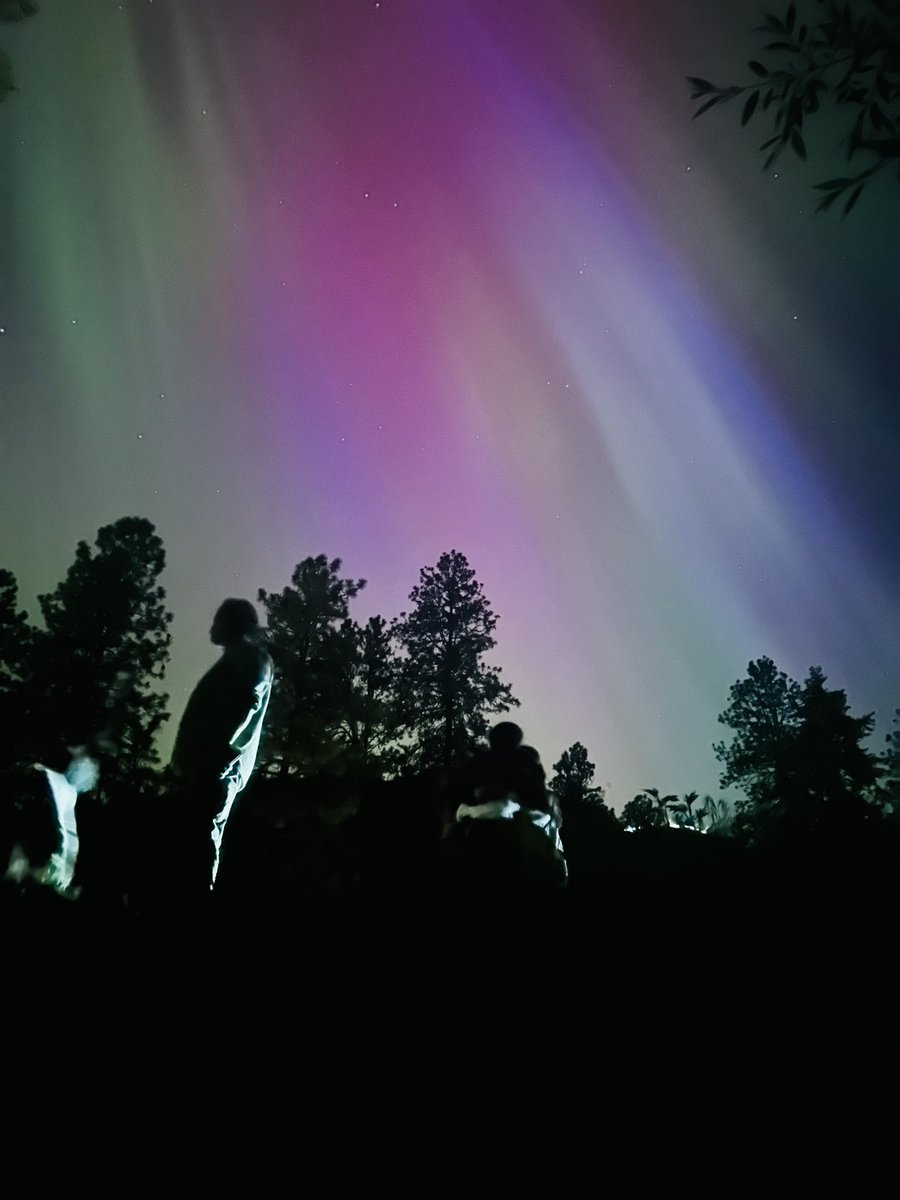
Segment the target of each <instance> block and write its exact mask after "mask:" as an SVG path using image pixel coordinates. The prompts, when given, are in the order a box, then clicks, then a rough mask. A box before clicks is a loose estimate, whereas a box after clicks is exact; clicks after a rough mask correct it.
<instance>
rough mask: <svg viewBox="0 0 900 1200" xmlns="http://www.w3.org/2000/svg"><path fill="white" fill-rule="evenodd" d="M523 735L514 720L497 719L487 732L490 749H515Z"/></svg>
mask: <svg viewBox="0 0 900 1200" xmlns="http://www.w3.org/2000/svg"><path fill="white" fill-rule="evenodd" d="M524 736H525V735H524V734H523V733H522V730H521V729H520V728H519V726H518V725H517V724H516V723H515V721H499V722H498V723H497V724H496V725H494V726H493V728H492V729H491V730H490V732H489V733H488V742H489V743H490V747H491V749H492V750H515V748H516V747H517V746H519V745H521V742H522V738H523V737H524Z"/></svg>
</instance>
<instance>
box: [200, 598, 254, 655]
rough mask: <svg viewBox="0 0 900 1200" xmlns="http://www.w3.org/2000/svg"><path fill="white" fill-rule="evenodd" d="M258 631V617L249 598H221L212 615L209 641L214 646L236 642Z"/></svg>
mask: <svg viewBox="0 0 900 1200" xmlns="http://www.w3.org/2000/svg"><path fill="white" fill-rule="evenodd" d="M258 632H259V617H258V616H257V615H256V609H255V608H254V607H253V605H252V604H251V603H250V601H249V600H234V599H231V598H229V599H228V600H223V602H222V603H221V604H220V605H219V607H218V609H217V610H216V615H215V616H214V617H213V623H212V628H211V629H210V631H209V638H210V641H211V642H212V643H213V645H215V646H224V645H225V644H226V643H227V642H237V641H240V639H241V638H244V637H253V636H255V635H256V634H257V633H258Z"/></svg>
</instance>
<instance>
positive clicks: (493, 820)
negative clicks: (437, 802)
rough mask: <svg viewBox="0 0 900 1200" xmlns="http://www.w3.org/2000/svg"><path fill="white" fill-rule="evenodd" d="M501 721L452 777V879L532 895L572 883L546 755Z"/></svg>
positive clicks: (447, 833) (448, 822)
mask: <svg viewBox="0 0 900 1200" xmlns="http://www.w3.org/2000/svg"><path fill="white" fill-rule="evenodd" d="M522 738H523V733H522V730H521V729H520V727H519V726H518V725H516V724H515V723H514V722H512V721H501V722H499V724H497V725H495V726H494V727H493V728H492V729H491V730H490V733H489V734H488V746H487V748H483V749H480V750H477V751H476V752H475V753H474V754H473V755H472V756H471V757H470V758H469V759H468V760H467V761H466V762H464V763H463V764H461V766H460V767H459V768H458V769H457V770H456V771H455V772H454V773H453V775H452V776H451V779H450V781H449V786H448V789H447V803H446V806H445V813H444V838H445V843H446V847H447V863H448V869H449V873H450V877H451V881H452V882H454V883H458V884H461V885H462V886H464V887H469V888H476V889H478V890H482V889H488V890H492V891H493V890H501V891H507V890H526V891H528V890H532V889H534V888H543V887H545V886H546V885H548V884H552V885H561V884H564V883H565V881H566V866H565V858H564V857H563V854H562V850H561V847H560V846H559V842H558V836H557V835H558V830H557V822H556V819H555V813H554V805H553V802H552V798H551V796H550V794H549V793H548V791H547V788H546V783H545V778H546V776H545V772H544V768H543V766H542V765H541V761H540V756H539V755H538V753H537V751H536V750H535V749H534V748H533V747H531V746H525V745H523V744H522Z"/></svg>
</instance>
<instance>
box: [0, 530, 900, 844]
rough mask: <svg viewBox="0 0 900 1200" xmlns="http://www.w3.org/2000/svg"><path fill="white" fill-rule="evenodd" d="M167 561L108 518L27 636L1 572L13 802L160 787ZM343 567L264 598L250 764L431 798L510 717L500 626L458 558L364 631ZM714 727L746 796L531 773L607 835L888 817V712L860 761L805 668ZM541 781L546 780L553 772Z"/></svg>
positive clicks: (832, 700) (838, 701)
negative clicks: (73, 781)
mask: <svg viewBox="0 0 900 1200" xmlns="http://www.w3.org/2000/svg"><path fill="white" fill-rule="evenodd" d="M164 568H165V550H164V547H163V543H162V540H161V538H160V537H159V536H158V534H157V533H156V530H155V527H154V526H153V524H152V523H151V522H150V521H149V520H147V519H146V518H143V517H123V518H120V519H119V520H117V521H115V522H113V523H112V524H110V525H107V526H104V527H102V528H101V529H100V530H98V532H97V536H96V539H95V543H94V546H93V547H91V546H90V545H89V544H88V543H87V542H86V541H81V542H79V543H78V545H77V547H76V550H75V556H74V561H73V563H72V565H71V566H70V567H69V569H68V571H67V573H66V575H65V578H64V579H63V580H62V581H61V582H60V583H59V585H58V586H57V587H56V588H55V589H54V591H52V592H49V593H46V594H43V595H40V596H39V597H38V605H39V608H40V613H41V617H42V620H43V626H42V627H40V626H37V625H35V624H33V623H32V622H31V620H30V619H29V615H28V614H27V613H26V612H24V611H21V610H19V609H18V603H17V598H18V586H17V581H16V578H15V576H14V575H13V573H12V572H11V571H8V570H5V569H2V568H0V721H2V729H3V735H2V736H3V738H4V741H5V745H4V746H3V749H4V751H5V753H4V756H3V762H4V766H3V768H2V775H3V776H4V780H3V782H4V785H5V788H6V790H7V794H9V790H10V789H12V790H13V792H15V789H16V786H17V784H18V785H21V784H22V781H23V780H24V779H25V778H26V777H27V774H28V772H29V771H30V770H32V768H33V764H35V763H44V764H47V765H53V766H57V767H59V768H60V769H64V768H65V765H66V762H67V760H68V757H69V756H70V754H71V751H72V748H73V747H84V748H86V750H87V752H88V753H90V754H92V755H93V756H94V757H97V758H98V759H99V760H100V762H101V773H100V782H99V785H98V787H99V790H100V792H101V793H102V795H103V798H104V800H109V799H116V800H119V801H122V800H125V799H126V798H127V797H128V796H129V795H132V796H145V795H149V794H153V793H158V792H159V791H160V790H162V789H164V788H165V786H166V776H167V768H166V767H165V766H164V765H163V764H161V762H160V756H159V750H158V746H157V740H158V736H159V733H160V731H161V729H162V728H163V726H164V724H165V722H166V721H168V720H169V719H170V714H169V712H168V711H167V704H168V700H169V697H168V695H167V694H166V693H165V692H163V691H161V690H160V684H161V682H162V681H163V680H164V678H165V672H166V667H167V665H168V662H169V656H170V646H171V641H172V638H171V634H170V633H169V625H170V624H171V621H172V619H173V614H172V613H171V612H170V611H169V610H168V609H167V607H166V593H165V590H164V588H162V587H161V586H160V584H159V577H160V575H161V574H162V572H163V570H164ZM341 572H342V560H341V559H340V558H328V557H327V556H326V555H325V554H319V555H315V556H308V557H307V558H305V559H303V560H301V561H300V562H298V563H297V564H296V566H295V567H294V569H293V571H292V573H291V577H290V582H289V584H288V585H287V586H286V587H285V588H283V589H282V590H281V591H280V592H267V591H266V590H265V589H262V588H260V589H259V590H258V592H257V594H256V596H255V597H254V599H255V601H256V602H257V604H258V605H259V606H260V609H261V615H262V617H263V631H262V636H263V637H264V640H265V644H266V646H267V647H268V649H269V651H270V653H271V654H272V657H273V660H274V663H275V687H274V690H273V695H272V701H271V704H270V708H269V713H268V716H267V721H266V728H265V732H264V736H263V741H262V745H261V749H260V756H259V761H258V765H257V774H258V776H260V777H262V778H264V779H272V780H280V781H281V782H282V783H284V782H285V781H288V780H295V781H300V780H309V779H319V780H321V779H327V778H333V779H335V780H338V779H339V780H341V781H342V782H343V785H344V786H346V784H347V783H348V782H352V781H358V782H359V783H360V784H364V783H366V782H376V781H382V782H386V781H392V780H403V779H407V780H408V779H410V778H421V779H423V780H424V779H427V780H429V781H431V784H432V785H433V786H439V780H440V779H441V778H445V777H446V775H447V773H448V772H449V771H450V770H451V769H452V768H453V766H454V764H456V763H457V762H459V761H460V760H461V759H462V758H463V757H465V756H466V755H467V754H469V753H470V752H471V751H472V750H473V749H474V748H475V747H476V746H477V745H478V744H479V743H482V742H483V740H484V739H485V737H486V735H487V732H488V729H489V727H490V725H491V724H492V723H493V721H495V720H498V719H501V718H503V719H515V714H514V710H515V709H516V708H517V707H518V706H519V701H518V699H517V698H516V697H515V695H514V694H513V691H512V687H511V686H510V684H508V683H506V682H505V681H504V680H503V679H502V678H501V676H502V669H501V668H500V667H497V666H493V665H489V664H488V663H486V662H485V656H486V655H487V654H488V653H489V652H490V651H491V650H493V649H494V648H495V646H496V639H495V637H494V632H495V629H496V626H497V622H498V617H497V615H496V614H495V613H494V612H493V611H492V609H491V607H490V604H489V602H488V600H487V598H486V597H485V595H484V591H483V588H482V585H481V583H480V582H479V581H478V580H477V578H476V576H475V572H474V570H473V569H472V567H471V566H470V565H469V563H468V560H467V559H466V557H465V555H463V554H462V553H460V552H459V551H457V550H455V549H453V550H450V551H448V552H445V553H444V554H442V555H441V556H440V557H439V559H438V561H437V563H436V564H435V565H434V566H427V567H423V568H422V569H421V571H420V574H419V581H418V583H417V584H416V586H415V587H413V589H412V591H411V592H410V594H409V601H410V603H409V607H408V609H407V610H406V611H403V612H401V613H400V614H399V615H398V616H396V617H393V618H391V619H387V618H385V617H383V616H382V615H380V614H379V615H375V616H372V617H369V619H368V620H367V621H366V622H365V623H364V624H360V623H358V622H357V621H355V620H354V619H353V617H352V616H351V613H350V607H351V602H352V601H353V600H354V599H355V598H356V597H357V596H358V595H359V594H360V592H362V591H363V589H364V588H365V586H366V580H364V579H353V578H348V577H345V576H343V575H342V573H341ZM747 672H748V673H747V676H746V677H745V678H743V679H740V680H737V681H736V682H735V683H734V684H733V685H732V687H731V689H730V692H729V695H728V698H727V703H726V706H725V707H724V709H723V711H722V712H721V713H720V714H719V718H718V719H719V721H720V723H721V724H723V725H724V726H725V727H726V728H728V729H729V730H730V731H731V738H730V740H728V741H724V740H723V741H721V742H717V743H714V744H713V746H712V750H713V753H714V756H715V758H716V760H717V761H718V762H719V763H720V765H721V769H722V774H721V779H720V787H722V788H728V787H735V788H737V789H738V790H739V791H740V792H742V793H743V799H739V800H737V801H736V802H735V803H734V805H733V806H732V805H731V804H729V802H728V801H726V800H724V799H722V798H719V799H716V798H714V797H712V796H710V795H704V796H702V797H701V796H700V795H699V794H698V793H697V792H688V793H686V794H684V795H680V796H679V795H674V794H671V793H664V792H662V791H661V790H660V789H657V788H644V789H642V790H641V791H639V792H638V794H637V795H635V796H634V798H633V799H631V800H629V801H628V802H627V803H625V804H624V806H623V807H622V810H621V812H620V813H619V814H618V815H617V814H615V813H613V811H612V809H610V808H609V807H608V806H607V805H606V796H605V793H604V789H603V788H602V787H600V786H599V785H597V784H596V783H595V781H594V774H595V766H594V763H593V762H591V761H590V759H589V757H588V749H587V748H586V747H585V746H584V745H582V744H581V743H580V742H573V743H572V744H571V745H570V746H568V747H567V748H566V749H565V750H563V751H562V753H561V755H560V757H559V759H558V760H557V761H556V762H554V763H553V764H552V767H551V769H550V771H548V773H547V783H548V786H549V787H550V789H551V790H552V791H554V792H555V793H556V795H557V796H558V797H559V799H560V802H561V806H562V808H563V812H564V815H566V813H568V814H569V815H571V813H572V812H573V811H574V810H575V809H578V808H591V809H593V810H595V811H596V813H597V815H598V816H599V815H601V814H602V815H603V817H604V819H607V818H608V820H609V821H610V822H613V821H614V822H616V823H617V824H618V825H619V826H620V827H622V828H624V829H627V830H630V831H633V832H644V831H648V830H654V829H660V828H670V827H674V828H678V829H687V830H693V831H701V832H714V833H728V834H730V835H735V836H738V837H740V838H742V839H744V840H745V841H746V842H747V843H748V844H751V845H753V844H757V843H760V842H764V841H766V840H767V839H770V838H772V837H777V838H785V837H787V838H790V837H800V838H805V837H810V836H816V837H818V836H822V835H828V836H837V835H838V834H841V833H844V834H845V833H847V832H848V831H858V830H864V829H866V830H869V829H871V828H872V827H873V826H877V825H878V824H879V823H880V822H881V821H883V820H888V819H892V818H893V817H894V815H895V813H896V812H897V811H898V809H900V727H898V724H900V709H898V710H896V711H895V713H894V718H893V726H894V728H893V729H892V730H891V731H890V732H888V733H887V735H886V738H885V747H884V749H883V751H881V752H877V751H874V750H872V749H869V748H867V746H866V745H865V743H866V742H867V741H868V740H869V739H870V738H871V735H872V733H873V731H874V728H875V717H874V714H871V713H870V714H865V715H863V716H854V715H852V714H851V712H850V706H849V703H848V700H847V696H846V694H845V692H844V691H843V690H840V689H832V688H829V687H828V686H827V676H826V675H825V673H824V672H823V670H822V669H821V668H820V667H818V666H813V667H811V668H810V670H809V673H808V675H807V677H806V679H805V680H803V681H802V682H800V681H797V680H793V679H791V678H789V677H788V676H787V675H786V673H785V672H783V671H780V670H779V669H778V668H777V666H776V664H775V663H774V662H773V661H772V660H771V659H769V658H766V657H761V658H759V659H757V660H755V661H753V662H751V663H749V664H748V667H747ZM551 772H552V773H551Z"/></svg>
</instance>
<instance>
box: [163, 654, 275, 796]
mask: <svg viewBox="0 0 900 1200" xmlns="http://www.w3.org/2000/svg"><path fill="white" fill-rule="evenodd" d="M272 673H273V672H272V660H271V658H270V657H269V655H268V654H267V652H266V651H265V650H264V649H263V648H262V647H261V646H260V645H258V644H257V643H255V642H251V641H247V640H245V639H241V640H240V641H236V642H229V643H228V644H227V645H226V646H225V647H224V648H223V650H222V655H221V657H220V658H219V660H218V662H216V663H215V664H214V665H213V666H212V667H210V669H209V670H208V671H207V672H206V674H205V675H204V676H203V678H202V679H201V680H200V682H199V683H198V684H197V686H196V687H195V688H194V690H193V692H192V693H191V697H190V699H189V700H188V702H187V706H186V708H185V710H184V715H183V716H182V718H181V724H180V725H179V727H178V735H177V737H176V739H175V747H174V749H173V751H172V766H173V767H174V768H175V770H176V771H178V772H179V773H180V774H184V775H193V774H197V773H205V772H215V773H216V774H217V775H218V776H219V777H220V778H223V779H224V778H226V777H227V778H229V779H233V780H236V781H237V783H238V785H239V787H244V785H245V784H246V783H247V781H248V780H249V778H250V775H251V773H252V771H253V768H254V766H255V764H256V756H257V753H258V751H259V740H260V736H261V734H262V727H263V720H264V718H265V715H266V709H267V707H268V704H269V696H270V695H271V691H272Z"/></svg>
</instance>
